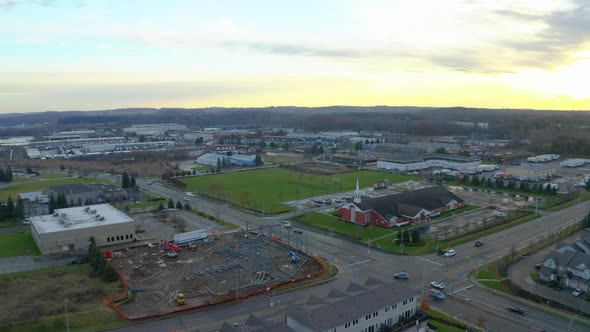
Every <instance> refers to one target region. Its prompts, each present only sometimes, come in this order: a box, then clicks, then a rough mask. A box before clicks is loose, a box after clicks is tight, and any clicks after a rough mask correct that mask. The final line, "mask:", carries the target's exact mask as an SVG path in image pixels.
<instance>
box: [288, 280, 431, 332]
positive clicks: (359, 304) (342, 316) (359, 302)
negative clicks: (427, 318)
mask: <svg viewBox="0 0 590 332" xmlns="http://www.w3.org/2000/svg"><path fill="white" fill-rule="evenodd" d="M417 303H418V293H417V291H416V290H414V289H412V288H410V287H404V286H403V285H402V284H400V283H386V282H383V281H381V280H378V279H375V278H369V279H368V280H367V282H366V283H365V284H364V286H360V285H358V284H354V283H351V284H350V286H348V287H347V288H346V290H337V289H332V290H331V291H330V292H329V294H328V295H327V297H325V298H322V299H320V298H318V297H316V296H311V297H310V298H309V299H308V300H307V301H306V302H305V303H302V304H291V305H289V307H288V308H287V311H286V316H287V319H286V321H287V327H289V328H290V329H291V330H293V331H301V332H315V331H347V330H350V331H367V332H376V331H378V330H379V328H380V327H381V326H383V325H385V326H393V325H395V324H398V323H403V322H405V321H408V322H410V321H411V324H412V326H415V323H416V320H420V319H421V318H422V317H423V315H422V312H419V313H418V312H417ZM417 316H419V317H417ZM421 324H425V322H424V321H422V322H421Z"/></svg>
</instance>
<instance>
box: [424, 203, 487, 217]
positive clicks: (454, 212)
mask: <svg viewBox="0 0 590 332" xmlns="http://www.w3.org/2000/svg"><path fill="white" fill-rule="evenodd" d="M479 208H480V207H479V206H477V205H471V204H467V205H465V206H464V207H462V208H460V209H456V210H451V211H447V212H444V213H441V214H440V215H438V216H436V217H434V218H432V220H438V219H444V218H448V217H450V216H454V215H457V214H461V213H465V212H469V211H473V210H477V209H479Z"/></svg>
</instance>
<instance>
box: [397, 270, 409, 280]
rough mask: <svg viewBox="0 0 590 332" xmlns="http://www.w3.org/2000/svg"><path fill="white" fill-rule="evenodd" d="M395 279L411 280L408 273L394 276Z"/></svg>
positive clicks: (399, 273)
mask: <svg viewBox="0 0 590 332" xmlns="http://www.w3.org/2000/svg"><path fill="white" fill-rule="evenodd" d="M393 278H394V279H409V278H410V274H409V273H408V272H398V273H396V274H394V275H393Z"/></svg>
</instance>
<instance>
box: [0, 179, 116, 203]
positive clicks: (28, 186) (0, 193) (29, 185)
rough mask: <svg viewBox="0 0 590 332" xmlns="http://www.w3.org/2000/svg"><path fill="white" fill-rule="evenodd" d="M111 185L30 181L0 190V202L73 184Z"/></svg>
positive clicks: (73, 180)
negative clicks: (45, 189)
mask: <svg viewBox="0 0 590 332" xmlns="http://www.w3.org/2000/svg"><path fill="white" fill-rule="evenodd" d="M98 182H100V183H110V182H109V181H106V180H102V179H94V178H67V179H58V180H42V181H29V182H23V183H19V184H17V185H14V186H9V187H5V188H2V189H0V201H5V200H7V199H8V195H10V196H12V198H13V199H15V198H17V197H18V194H19V193H22V192H29V191H42V190H43V189H44V188H45V187H47V186H57V185H61V184H71V183H98Z"/></svg>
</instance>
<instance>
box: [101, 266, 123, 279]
mask: <svg viewBox="0 0 590 332" xmlns="http://www.w3.org/2000/svg"><path fill="white" fill-rule="evenodd" d="M102 280H103V281H105V282H113V281H117V280H119V273H117V271H116V270H115V268H114V267H113V266H112V265H111V264H109V263H106V265H105V267H104V270H103V272H102Z"/></svg>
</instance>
